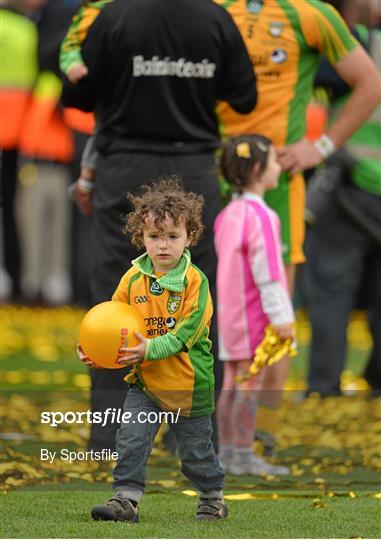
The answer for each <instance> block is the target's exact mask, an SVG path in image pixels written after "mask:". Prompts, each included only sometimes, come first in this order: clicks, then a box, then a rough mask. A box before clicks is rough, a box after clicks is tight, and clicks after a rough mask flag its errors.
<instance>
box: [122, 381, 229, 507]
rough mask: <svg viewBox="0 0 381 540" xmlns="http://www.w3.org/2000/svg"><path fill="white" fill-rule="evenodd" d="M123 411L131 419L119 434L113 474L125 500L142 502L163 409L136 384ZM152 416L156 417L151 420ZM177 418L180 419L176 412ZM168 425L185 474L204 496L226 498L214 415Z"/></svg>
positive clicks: (131, 388) (184, 419) (182, 419)
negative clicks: (214, 434)
mask: <svg viewBox="0 0 381 540" xmlns="http://www.w3.org/2000/svg"><path fill="white" fill-rule="evenodd" d="M123 411H124V412H126V413H129V414H131V416H130V418H129V421H128V422H126V423H123V422H122V424H121V427H120V428H119V429H118V431H117V434H116V451H117V452H118V456H119V457H118V462H117V465H116V467H115V469H114V472H113V476H114V483H113V488H114V489H115V490H116V491H118V492H120V491H122V492H123V496H124V497H128V498H129V499H132V500H133V501H136V502H139V500H140V498H141V497H142V495H143V493H144V487H145V468H146V464H147V461H148V457H149V455H150V453H151V450H152V445H153V441H154V439H155V436H156V434H157V432H158V430H159V427H160V423H161V422H160V420H159V413H160V412H161V409H160V408H159V407H158V406H157V405H156V404H155V403H154V402H153V401H152V400H151V399H150V398H149V397H148V396H147V395H146V394H145V393H144V392H143V390H141V389H140V388H138V387H137V386H134V385H133V386H131V387H130V389H129V391H128V394H127V397H126V400H125V402H124V407H123ZM139 413H140V416H138V415H139ZM142 413H143V414H142ZM149 413H152V414H151V415H150V416H149V417H148V415H149ZM147 417H148V418H149V420H150V421H148V420H147ZM155 417H156V418H155ZM174 418H175V420H176V413H175V414H174ZM142 420H145V421H142ZM152 420H153V423H151V422H152ZM168 423H169V425H170V428H171V430H172V431H173V433H174V435H175V437H176V440H177V445H178V453H179V457H180V460H181V471H182V473H183V474H184V475H185V476H186V477H187V478H189V480H190V481H191V482H192V484H193V486H194V487H195V488H196V489H197V490H198V491H199V492H200V496H201V497H206V498H211V499H213V498H220V497H222V488H223V484H224V480H225V474H224V471H223V469H222V468H221V465H220V462H219V460H218V458H217V456H216V453H215V451H214V448H213V445H212V443H211V440H210V437H211V434H212V424H211V419H210V416H202V417H199V418H189V417H184V416H178V420H177V422H172V423H170V422H168Z"/></svg>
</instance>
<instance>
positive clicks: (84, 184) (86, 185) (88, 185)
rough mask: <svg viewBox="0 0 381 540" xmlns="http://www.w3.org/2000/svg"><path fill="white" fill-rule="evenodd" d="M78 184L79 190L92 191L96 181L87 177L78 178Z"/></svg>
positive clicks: (83, 191)
mask: <svg viewBox="0 0 381 540" xmlns="http://www.w3.org/2000/svg"><path fill="white" fill-rule="evenodd" d="M77 186H78V189H79V191H82V193H91V192H92V191H93V189H94V182H93V181H92V180H87V178H82V177H81V178H78V180H77Z"/></svg>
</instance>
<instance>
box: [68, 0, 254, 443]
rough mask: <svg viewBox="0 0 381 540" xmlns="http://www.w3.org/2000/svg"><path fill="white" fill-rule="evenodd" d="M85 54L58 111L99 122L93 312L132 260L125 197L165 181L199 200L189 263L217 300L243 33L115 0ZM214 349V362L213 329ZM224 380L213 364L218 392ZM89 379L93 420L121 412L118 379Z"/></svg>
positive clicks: (213, 18) (167, 8)
mask: <svg viewBox="0 0 381 540" xmlns="http://www.w3.org/2000/svg"><path fill="white" fill-rule="evenodd" d="M82 54H83V58H84V61H85V63H86V65H87V67H88V68H89V75H88V77H86V78H85V79H82V80H81V81H80V83H79V84H77V85H71V84H70V83H69V82H68V81H66V83H65V87H64V102H65V104H66V105H68V106H74V107H78V108H80V109H83V110H86V111H90V110H94V111H95V112H96V117H97V135H96V147H97V150H98V152H99V158H98V162H97V170H96V182H95V191H94V198H93V239H94V242H93V261H92V263H93V265H92V266H93V268H92V283H91V285H92V292H93V300H94V303H98V302H102V301H105V300H109V299H110V298H111V296H112V294H113V292H114V290H115V288H116V286H117V284H118V282H119V279H120V278H121V276H122V274H123V273H124V272H125V271H126V269H127V268H128V266H129V265H130V262H131V260H132V259H133V258H135V257H136V256H137V253H136V251H135V250H134V249H133V247H132V246H131V244H130V242H129V240H128V239H127V238H126V237H125V236H124V235H123V234H122V232H121V231H122V226H123V222H122V215H123V214H125V213H126V212H127V211H128V206H127V202H126V197H125V192H127V191H136V190H137V189H138V188H139V187H140V186H141V185H142V184H143V183H145V182H147V181H150V180H152V179H154V178H157V177H158V176H161V175H171V174H176V175H179V176H181V177H182V178H183V181H184V185H185V188H186V189H191V190H192V191H196V192H199V193H202V194H203V195H204V197H205V200H206V205H205V212H204V223H205V225H206V232H205V234H204V238H203V241H202V242H201V243H200V244H199V246H198V247H197V248H196V249H195V250H194V252H193V254H192V256H193V260H194V262H195V263H196V264H197V265H198V266H199V267H200V268H201V269H202V270H203V271H204V272H205V274H206V275H207V276H208V278H209V281H210V285H211V291H212V295H213V297H214V298H215V269H216V258H215V252H214V246H213V222H214V219H215V217H216V215H217V213H218V212H219V210H220V205H221V203H220V195H219V188H218V182H217V178H216V170H215V160H214V152H215V150H216V148H217V147H218V145H219V132H218V120H217V118H216V115H215V105H216V102H217V101H218V100H226V101H228V102H229V103H230V104H231V105H232V107H234V109H235V110H236V111H237V112H239V113H242V114H244V113H248V112H250V111H251V110H252V109H253V108H254V106H255V103H256V85H255V76H254V72H253V68H252V65H251V62H250V60H249V57H248V54H247V51H246V48H245V46H244V44H243V41H242V38H241V37H240V34H239V31H238V30H237V28H236V26H235V24H234V23H233V21H232V19H231V17H230V15H229V14H228V13H227V12H226V10H224V9H223V8H222V7H220V6H218V5H216V4H214V3H213V2H212V1H211V0H171V1H169V0H130V1H128V2H126V1H124V0H115V2H112V3H110V4H107V5H106V6H105V7H104V8H103V10H102V12H101V13H100V15H99V16H98V18H97V19H96V20H95V22H94V24H93V25H92V26H91V28H90V30H89V33H88V36H87V38H86V41H85V42H84V46H83V49H82ZM211 339H212V341H213V343H214V354H215V358H216V359H217V358H218V353H217V348H216V346H217V333H216V324H215V321H213V323H212V328H211ZM221 371H222V370H221V368H220V366H219V362H218V360H216V388H217V390H218V389H219V388H220V387H221V378H222V377H221ZM91 378H92V408H93V410H104V409H105V408H107V407H121V406H122V404H123V400H124V397H125V392H126V388H125V383H124V382H123V377H122V374H121V372H120V371H116V372H113V371H109V370H107V371H106V370H99V371H97V370H91ZM116 427H117V426H113V425H111V426H108V427H107V429H105V428H100V427H98V426H97V425H93V426H92V428H93V429H92V436H91V441H90V447H91V448H94V449H100V448H110V447H111V448H112V447H113V444H114V431H115V429H116Z"/></svg>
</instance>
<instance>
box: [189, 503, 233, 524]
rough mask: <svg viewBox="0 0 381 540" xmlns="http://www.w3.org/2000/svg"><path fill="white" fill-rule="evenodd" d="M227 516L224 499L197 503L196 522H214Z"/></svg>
mask: <svg viewBox="0 0 381 540" xmlns="http://www.w3.org/2000/svg"><path fill="white" fill-rule="evenodd" d="M227 515H228V507H227V506H226V504H225V502H224V499H202V498H200V500H199V501H198V508H197V513H196V516H195V519H196V520H197V521H216V520H217V519H224V518H226V516H227Z"/></svg>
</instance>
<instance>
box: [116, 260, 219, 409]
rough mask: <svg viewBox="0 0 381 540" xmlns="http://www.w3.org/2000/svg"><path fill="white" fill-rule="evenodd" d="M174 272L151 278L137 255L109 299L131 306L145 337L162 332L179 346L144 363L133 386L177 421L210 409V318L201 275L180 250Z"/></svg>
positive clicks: (206, 288)
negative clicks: (171, 353) (140, 317)
mask: <svg viewBox="0 0 381 540" xmlns="http://www.w3.org/2000/svg"><path fill="white" fill-rule="evenodd" d="M180 261H181V264H179V265H178V266H177V267H176V268H175V269H174V270H172V271H170V272H168V273H167V274H165V275H163V276H161V277H158V276H155V274H154V271H153V268H152V262H151V260H150V259H149V257H148V255H143V256H142V257H139V258H138V259H136V260H135V261H133V266H132V268H131V269H130V270H128V272H127V273H126V274H125V275H124V276H123V277H122V279H121V281H120V283H119V285H118V287H117V289H116V291H115V293H114V295H113V297H112V299H113V300H116V301H119V302H126V303H127V304H130V305H132V306H134V307H135V308H136V309H137V310H138V311H139V312H140V313H141V314H142V315H143V317H144V322H145V326H146V337H147V338H148V339H154V338H155V337H159V336H163V335H165V334H166V333H167V332H170V333H171V334H172V335H174V336H176V337H177V338H178V339H180V340H181V341H182V343H183V344H184V347H183V350H182V351H181V352H179V353H178V354H177V355H175V356H171V357H168V358H162V359H160V360H145V361H144V362H143V363H142V364H140V365H138V368H137V381H136V382H137V384H139V385H140V386H142V388H144V390H145V391H146V392H147V394H148V395H149V396H150V397H151V398H152V399H154V400H155V401H156V402H157V403H158V404H159V405H160V407H161V408H162V409H163V410H169V411H177V410H178V409H179V408H180V409H181V411H180V415H181V416H203V415H207V414H211V413H212V412H213V410H214V375H213V356H212V354H211V352H210V348H211V341H210V339H209V337H208V336H209V326H210V320H211V317H212V313H213V307H212V301H211V297H210V293H209V284H208V280H207V278H206V276H205V275H204V274H203V273H202V272H201V270H199V269H198V268H197V267H196V266H195V265H193V264H192V263H191V262H190V255H189V252H188V251H187V250H186V252H185V254H184V255H183V257H182V259H181V260H180Z"/></svg>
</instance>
